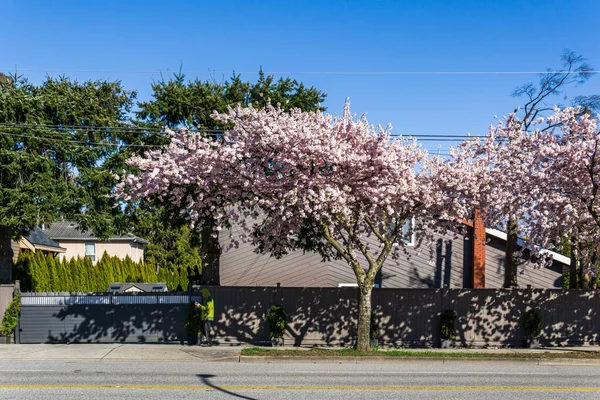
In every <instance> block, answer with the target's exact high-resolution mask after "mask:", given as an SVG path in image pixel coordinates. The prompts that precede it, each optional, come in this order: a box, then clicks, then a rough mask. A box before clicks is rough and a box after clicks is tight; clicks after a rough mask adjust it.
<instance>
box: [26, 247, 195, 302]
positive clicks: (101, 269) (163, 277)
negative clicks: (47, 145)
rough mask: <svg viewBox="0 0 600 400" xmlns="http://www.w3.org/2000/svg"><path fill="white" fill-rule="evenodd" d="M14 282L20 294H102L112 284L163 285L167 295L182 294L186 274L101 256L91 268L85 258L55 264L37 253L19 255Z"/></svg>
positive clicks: (50, 258) (88, 260)
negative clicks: (17, 285)
mask: <svg viewBox="0 0 600 400" xmlns="http://www.w3.org/2000/svg"><path fill="white" fill-rule="evenodd" d="M14 269H15V271H14V276H15V279H18V280H20V281H21V290H22V291H24V292H29V291H33V292H106V291H107V290H108V286H109V285H110V284H111V283H112V282H166V283H167V286H168V288H169V291H177V290H179V291H186V290H187V286H188V272H187V271H186V270H185V268H183V267H181V266H175V267H174V268H160V269H159V270H158V272H157V271H156V266H155V265H154V264H153V263H150V262H146V263H135V262H133V261H132V260H131V258H129V257H127V258H125V259H120V258H118V257H111V256H109V255H107V254H106V253H104V255H103V256H102V258H101V259H100V260H98V262H97V263H96V264H95V265H94V264H93V263H92V261H91V260H90V259H89V258H72V259H71V260H69V261H67V260H64V259H63V260H59V259H58V258H54V257H52V256H45V255H44V254H42V253H41V252H37V253H35V254H33V253H32V252H29V251H22V252H20V253H19V258H18V259H17V261H16V262H15V264H14Z"/></svg>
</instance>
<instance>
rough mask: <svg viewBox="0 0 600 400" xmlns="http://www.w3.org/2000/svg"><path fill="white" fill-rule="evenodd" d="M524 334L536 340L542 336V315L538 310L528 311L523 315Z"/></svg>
mask: <svg viewBox="0 0 600 400" xmlns="http://www.w3.org/2000/svg"><path fill="white" fill-rule="evenodd" d="M525 334H526V335H527V337H529V338H533V339H537V338H539V337H540V336H541V335H542V313H541V311H540V310H538V309H533V308H532V309H530V310H527V312H526V313H525Z"/></svg>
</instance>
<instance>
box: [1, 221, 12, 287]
mask: <svg viewBox="0 0 600 400" xmlns="http://www.w3.org/2000/svg"><path fill="white" fill-rule="evenodd" d="M10 239H11V232H10V228H8V227H5V226H2V227H0V283H12V267H13V250H12V246H11V241H10Z"/></svg>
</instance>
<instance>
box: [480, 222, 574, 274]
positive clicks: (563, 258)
mask: <svg viewBox="0 0 600 400" xmlns="http://www.w3.org/2000/svg"><path fill="white" fill-rule="evenodd" d="M485 232H486V233H487V234H488V235H490V236H494V237H496V238H498V239H502V240H504V241H506V239H507V237H508V236H507V235H506V232H502V231H499V230H498V229H489V228H486V230H485ZM517 244H518V245H522V244H523V240H522V239H521V238H519V239H518V243H517ZM539 251H540V253H542V254H550V255H551V256H552V259H553V260H554V261H558V262H560V263H562V264H566V265H569V264H570V263H571V259H570V258H569V257H567V256H563V255H562V254H558V253H557V252H555V251H550V250H547V249H540V250H539Z"/></svg>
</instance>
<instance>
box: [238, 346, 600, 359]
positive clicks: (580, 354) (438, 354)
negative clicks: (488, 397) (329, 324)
mask: <svg viewBox="0 0 600 400" xmlns="http://www.w3.org/2000/svg"><path fill="white" fill-rule="evenodd" d="M241 355H243V356H268V357H299V358H300V357H411V358H434V357H435V358H600V352H598V351H560V352H559V351H543V350H540V351H539V352H531V353H526V352H519V353H516V352H515V353H479V352H471V351H461V350H456V351H444V352H442V351H436V350H425V351H414V350H375V351H372V352H370V353H361V352H359V351H356V350H354V349H350V348H348V349H323V348H314V349H310V350H294V349H285V350H276V349H269V348H262V347H249V348H244V349H242V353H241Z"/></svg>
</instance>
